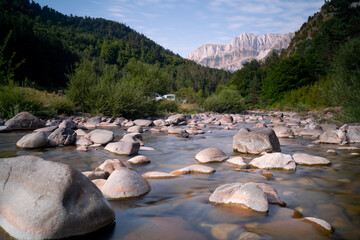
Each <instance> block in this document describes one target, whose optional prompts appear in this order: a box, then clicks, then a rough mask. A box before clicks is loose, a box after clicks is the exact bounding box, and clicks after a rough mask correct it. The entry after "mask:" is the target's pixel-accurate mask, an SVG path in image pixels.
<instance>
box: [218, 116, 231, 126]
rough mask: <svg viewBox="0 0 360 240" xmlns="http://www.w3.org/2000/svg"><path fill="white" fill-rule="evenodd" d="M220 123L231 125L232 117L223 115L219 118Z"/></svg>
mask: <svg viewBox="0 0 360 240" xmlns="http://www.w3.org/2000/svg"><path fill="white" fill-rule="evenodd" d="M219 121H220V123H221V124H222V125H223V124H229V123H233V121H234V120H233V117H232V116H230V115H225V116H223V117H221V118H220V120H219Z"/></svg>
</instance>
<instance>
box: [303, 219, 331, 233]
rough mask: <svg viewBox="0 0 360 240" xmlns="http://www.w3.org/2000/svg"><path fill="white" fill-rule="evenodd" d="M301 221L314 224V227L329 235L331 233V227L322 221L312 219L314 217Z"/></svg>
mask: <svg viewBox="0 0 360 240" xmlns="http://www.w3.org/2000/svg"><path fill="white" fill-rule="evenodd" d="M303 220H304V221H306V222H310V223H312V224H314V225H315V226H317V227H320V228H322V229H324V230H325V231H327V232H329V233H332V232H333V228H332V227H331V225H330V224H329V223H328V222H326V221H324V220H322V219H319V218H314V217H306V218H304V219H303Z"/></svg>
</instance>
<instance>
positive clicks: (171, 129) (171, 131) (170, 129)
mask: <svg viewBox="0 0 360 240" xmlns="http://www.w3.org/2000/svg"><path fill="white" fill-rule="evenodd" d="M167 132H168V133H169V134H181V133H183V132H185V130H184V129H182V128H179V127H174V126H170V127H168V128H167Z"/></svg>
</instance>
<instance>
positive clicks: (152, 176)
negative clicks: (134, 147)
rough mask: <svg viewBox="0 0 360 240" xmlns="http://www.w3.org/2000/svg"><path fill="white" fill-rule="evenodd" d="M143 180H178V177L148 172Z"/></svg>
mask: <svg viewBox="0 0 360 240" xmlns="http://www.w3.org/2000/svg"><path fill="white" fill-rule="evenodd" d="M142 176H143V178H145V179H163V178H176V177H178V175H175V174H171V173H164V172H147V173H144V174H143V175H142Z"/></svg>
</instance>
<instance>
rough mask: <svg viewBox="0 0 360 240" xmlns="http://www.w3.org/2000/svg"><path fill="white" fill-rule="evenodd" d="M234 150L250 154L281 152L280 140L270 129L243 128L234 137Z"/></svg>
mask: <svg viewBox="0 0 360 240" xmlns="http://www.w3.org/2000/svg"><path fill="white" fill-rule="evenodd" d="M233 149H234V150H235V151H238V152H241V153H250V154H260V153H263V152H280V151H281V149H280V143H279V139H278V138H277V137H276V134H275V132H274V131H273V130H272V129H269V128H253V129H252V130H250V129H248V128H241V129H240V130H239V131H238V133H237V134H236V135H235V136H234V139H233Z"/></svg>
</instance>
